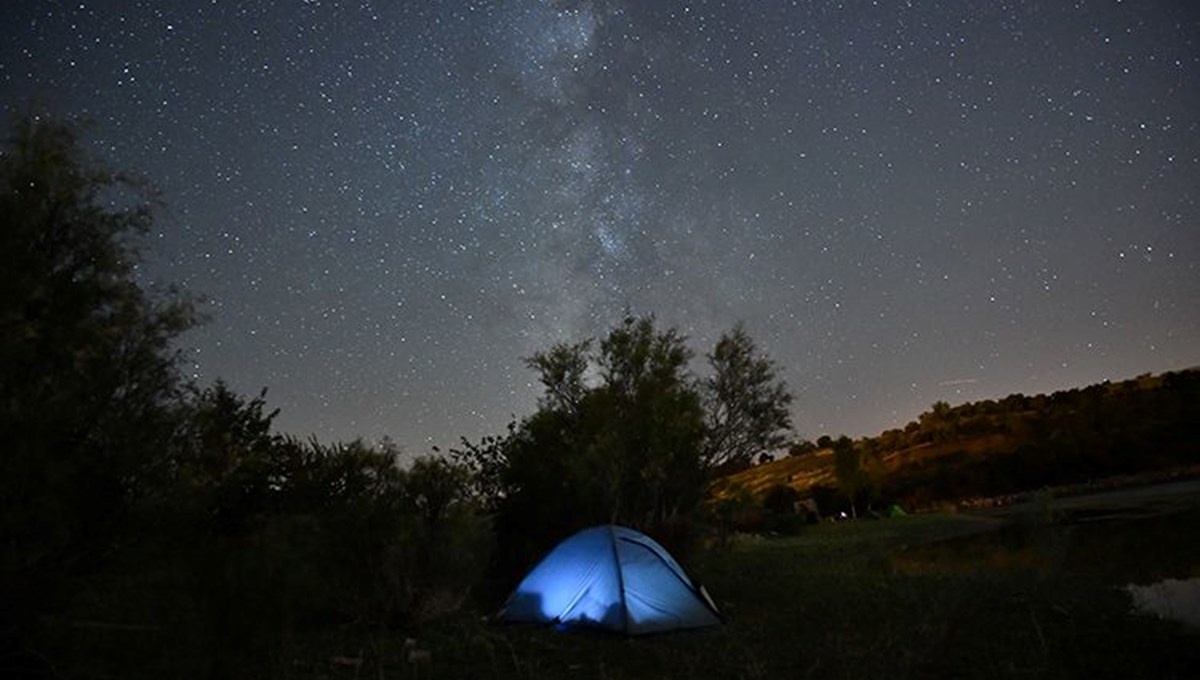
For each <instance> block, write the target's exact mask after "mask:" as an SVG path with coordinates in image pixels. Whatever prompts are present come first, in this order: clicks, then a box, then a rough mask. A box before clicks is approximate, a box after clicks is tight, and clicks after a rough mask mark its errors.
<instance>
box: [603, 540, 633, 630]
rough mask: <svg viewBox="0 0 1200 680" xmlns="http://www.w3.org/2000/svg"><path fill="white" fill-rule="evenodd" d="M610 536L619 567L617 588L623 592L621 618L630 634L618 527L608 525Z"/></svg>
mask: <svg viewBox="0 0 1200 680" xmlns="http://www.w3.org/2000/svg"><path fill="white" fill-rule="evenodd" d="M608 538H609V542H610V544H611V545H612V551H613V565H614V566H616V568H617V588H618V590H619V591H620V593H621V620H622V621H624V623H625V634H626V635H629V607H628V606H627V605H626V604H625V572H624V570H623V569H621V553H620V551H618V550H617V529H616V525H615V524H609V525H608Z"/></svg>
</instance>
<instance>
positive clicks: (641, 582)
mask: <svg viewBox="0 0 1200 680" xmlns="http://www.w3.org/2000/svg"><path fill="white" fill-rule="evenodd" d="M500 619H501V620H502V621H506V622H512V623H545V624H555V625H564V626H570V627H573V626H579V627H593V628H601V629H604V630H610V631H613V632H617V633H625V634H627V635H642V634H646V633H662V632H667V631H672V630H682V629H686V628H700V627H704V626H714V625H717V624H720V623H721V617H720V614H719V613H718V612H717V608H716V605H714V604H713V602H712V599H711V598H709V597H708V593H706V592H705V591H704V589H703V588H702V587H699V586H697V585H696V584H694V583H693V582H692V580H691V579H690V578H688V575H687V574H686V573H684V571H683V568H682V567H680V566H679V563H677V562H676V561H675V560H674V559H673V558H672V557H671V555H670V554H669V553H668V552H667V551H666V549H664V548H663V547H662V546H661V545H659V544H658V543H657V542H655V541H654V540H653V539H652V538H650V537H649V536H646V535H645V534H643V533H641V532H638V531H634V530H633V529H629V528H626V527H621V526H616V525H611V524H610V525H604V526H598V527H592V528H591V529H585V530H583V531H580V532H579V533H577V534H575V535H574V536H571V537H570V538H568V539H566V540H565V541H563V542H562V543H559V544H558V546H557V547H556V548H554V550H552V551H550V553H549V554H548V555H546V557H544V558H543V559H542V561H541V562H539V563H538V565H537V566H536V567H534V568H533V570H532V571H530V572H529V574H527V575H526V576H525V578H524V580H522V581H521V583H520V584H519V585H518V586H517V588H516V590H514V591H513V594H512V595H511V596H510V597H509V598H508V603H507V604H506V605H505V608H504V610H503V611H502V612H501V614H500Z"/></svg>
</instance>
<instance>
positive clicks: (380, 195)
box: [0, 0, 1200, 454]
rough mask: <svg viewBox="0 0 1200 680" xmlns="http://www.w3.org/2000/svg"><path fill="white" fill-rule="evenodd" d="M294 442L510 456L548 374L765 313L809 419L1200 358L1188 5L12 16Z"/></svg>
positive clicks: (34, 92) (112, 8) (265, 7)
mask: <svg viewBox="0 0 1200 680" xmlns="http://www.w3.org/2000/svg"><path fill="white" fill-rule="evenodd" d="M0 103H2V105H3V108H4V113H5V114H6V117H7V118H9V119H11V118H12V116H13V115H15V114H17V113H20V112H22V111H26V110H28V109H29V108H30V106H31V105H32V106H34V107H41V108H44V109H49V110H50V111H52V112H54V113H56V114H58V115H59V116H62V117H66V118H70V119H88V120H90V121H91V123H92V126H91V128H90V132H89V137H88V139H89V140H90V141H91V142H93V143H94V146H93V147H92V148H93V149H94V151H95V153H96V154H97V155H98V156H99V157H101V158H102V159H104V160H105V161H106V162H108V163H110V164H111V165H113V166H115V167H117V168H120V169H125V170H130V171H133V172H136V173H139V174H141V175H143V176H145V177H146V178H148V179H150V180H151V181H152V182H153V183H154V184H155V185H156V186H157V187H158V188H159V189H161V190H162V192H163V199H164V201H165V203H166V205H167V209H166V210H165V212H164V213H163V214H162V215H161V218H160V219H159V220H158V222H157V224H156V232H155V233H154V234H153V235H152V237H151V239H150V240H149V242H148V243H147V244H146V250H147V255H148V262H147V266H146V267H144V269H143V271H142V275H143V276H144V280H145V281H146V282H148V283H149V282H151V281H161V282H171V281H173V282H178V283H181V284H182V285H184V286H185V287H186V288H187V289H189V290H191V291H193V292H196V293H200V294H204V295H206V296H207V297H208V298H209V300H210V302H209V303H208V305H207V307H206V309H207V311H208V313H209V314H210V315H211V321H210V322H209V323H208V324H206V325H205V326H203V327H201V328H200V329H198V330H196V331H193V332H190V333H188V334H187V335H185V336H184V337H183V338H182V342H183V345H184V346H186V347H190V348H192V350H191V353H190V355H189V356H190V359H191V360H190V361H189V363H188V365H187V370H188V372H189V374H194V375H196V376H197V377H198V378H199V379H200V380H201V382H202V384H208V383H210V382H211V381H212V380H214V379H216V378H218V377H224V378H225V379H227V381H228V382H229V383H230V384H231V385H232V386H233V387H234V388H235V389H237V390H238V391H241V392H243V393H246V394H255V393H257V392H258V391H259V390H260V389H261V388H263V387H268V388H269V393H268V402H269V403H270V405H271V406H272V407H279V408H281V409H282V413H281V414H280V416H279V418H278V419H277V421H276V425H277V427H278V429H279V430H280V431H283V432H288V433H292V434H296V435H299V436H307V435H309V434H315V435H316V436H317V437H319V438H320V439H322V440H326V441H328V440H347V439H351V438H353V437H356V436H362V437H365V438H368V439H370V440H374V439H377V438H379V437H381V436H383V435H385V434H387V435H390V436H391V437H392V438H393V439H394V440H395V441H396V442H397V443H399V444H400V445H401V447H402V448H403V449H404V450H406V451H407V452H409V453H413V454H417V453H424V452H427V451H428V450H429V448H430V446H431V445H435V444H436V445H439V446H442V447H445V446H447V445H452V444H455V443H456V442H457V441H458V438H459V437H460V436H467V437H470V438H472V439H474V438H476V437H478V436H480V435H483V434H499V433H501V432H503V431H504V427H505V425H506V423H507V422H508V421H509V420H510V418H511V417H512V416H514V415H515V416H517V417H520V416H523V415H527V414H529V413H531V412H532V409H533V408H534V404H535V401H536V398H537V396H538V394H539V389H538V386H537V384H536V379H535V376H534V375H533V374H532V373H531V372H530V371H529V370H528V369H526V368H525V367H524V365H523V363H522V360H521V358H522V357H524V356H528V355H530V354H531V353H533V352H535V351H537V350H539V349H545V348H547V347H548V346H549V345H550V344H551V343H554V342H558V341H577V340H581V339H583V338H586V337H591V336H595V335H597V334H600V333H603V332H604V331H605V330H606V329H608V328H611V327H612V326H613V325H614V323H616V322H617V321H618V320H619V319H620V318H621V316H622V315H623V314H624V312H625V310H630V311H632V312H633V313H635V314H647V313H653V314H655V315H657V317H658V319H659V322H660V325H662V326H675V327H677V328H678V329H679V330H680V331H681V332H683V333H684V334H686V335H687V336H689V338H690V340H689V344H690V345H691V346H692V347H693V348H694V349H695V350H696V351H697V365H696V368H697V370H703V368H704V363H703V361H702V359H703V355H704V353H706V352H708V351H711V349H712V345H713V343H714V342H715V340H716V339H717V337H718V336H719V335H720V333H721V332H722V331H724V330H727V329H729V328H730V327H731V326H733V324H734V323H735V322H737V321H738V320H742V321H744V322H745V324H746V328H747V330H748V331H749V333H750V334H751V336H752V337H753V338H755V340H756V341H757V342H758V344H759V346H760V347H761V348H762V349H763V350H765V351H766V352H767V353H768V354H769V355H770V356H772V357H773V358H774V359H775V360H776V361H777V363H778V364H779V367H780V369H781V373H782V376H783V377H784V378H785V379H786V380H787V382H788V384H789V385H790V387H791V389H792V391H793V393H794V394H795V396H796V401H795V403H794V420H795V424H796V428H797V431H798V434H799V435H802V436H806V437H809V438H815V437H817V436H818V435H820V434H824V433H830V434H837V433H842V432H845V433H847V434H851V435H863V434H877V433H878V432H880V431H881V430H883V429H885V428H888V427H894V426H902V425H903V424H904V423H905V422H907V421H908V420H909V419H911V418H914V417H915V416H916V415H917V414H919V413H920V412H921V411H923V410H925V409H927V408H928V407H929V405H930V404H931V403H933V402H934V401H936V400H946V401H949V402H950V403H952V404H955V403H961V402H964V401H969V400H976V399H983V398H999V397H1003V396H1006V395H1008V394H1010V393H1013V392H1023V393H1026V394H1033V393H1039V392H1048V391H1053V390H1056V389H1062V388H1067V387H1075V386H1084V385H1087V384H1091V383H1095V382H1099V381H1101V380H1105V379H1112V380H1117V379H1123V378H1128V377H1132V376H1134V375H1137V374H1139V373H1143V372H1148V371H1152V372H1159V371H1164V370H1172V369H1181V368H1187V367H1191V366H1195V365H1198V364H1200V207H1198V205H1197V201H1198V193H1200V129H1198V126H1200V3H1194V2H1188V1H1181V2H1114V1H1111V0H1108V1H1103V2H1099V1H1096V2H1091V1H1089V2H1082V1H1081V2H1066V1H1065V0H1064V1H1055V2H999V1H998V0H978V1H964V0H953V1H947V2H922V1H918V0H913V1H911V2H902V1H900V0H897V1H894V2H893V1H890V0H888V1H881V2H878V3H868V2H844V3H834V2H811V3H809V2H791V3H784V2H766V1H764V2H733V1H729V2H693V3H678V4H677V3H674V2H665V1H664V2H633V1H629V2H615V1H613V2H536V1H532V0H530V1H515V0H514V1H512V2H495V3H482V2H475V3H469V2H466V1H465V0H450V1H447V2H433V1H428V2H427V1H416V0H412V1H409V2H400V1H397V2H389V1H384V0H375V1H368V0H356V1H352V2H351V1H347V2H335V1H330V0H306V1H302V0H278V1H275V2H265V1H264V2H250V1H247V2H232V1H226V0H220V1H218V0H211V1H209V0H204V1H201V0H163V1H149V0H147V1H144V2H133V1H127V2H118V1H116V0H111V1H108V2H92V1H89V0H80V1H76V2H50V1H45V2H35V1H32V0H15V1H14V0H8V1H7V2H5V3H4V10H3V16H2V17H0Z"/></svg>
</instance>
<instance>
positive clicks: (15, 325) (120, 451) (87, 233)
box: [0, 116, 196, 633]
mask: <svg viewBox="0 0 1200 680" xmlns="http://www.w3.org/2000/svg"><path fill="white" fill-rule="evenodd" d="M154 206H155V202H154V196H153V193H152V192H151V191H150V190H149V189H148V188H147V187H146V186H145V185H144V184H143V183H139V182H137V181H135V180H132V179H131V178H129V177H128V176H126V175H122V174H119V173H115V172H113V171H111V170H108V169H107V168H104V167H103V166H101V165H99V164H97V163H95V162H93V161H91V160H90V159H88V158H87V157H86V156H85V155H84V153H83V151H82V149H81V147H80V144H79V142H78V139H77V136H76V133H75V131H74V130H73V129H72V128H71V127H70V126H68V125H65V124H62V123H59V122H56V121H53V120H50V119H47V118H45V117H39V116H32V117H27V118H25V119H23V120H21V121H19V122H18V123H17V124H16V125H15V127H14V132H13V135H12V137H11V138H10V139H9V140H8V143H7V147H6V149H5V151H4V153H3V154H2V155H0V367H2V368H0V441H3V442H4V445H3V447H0V449H2V450H0V497H2V498H4V499H5V500H4V503H3V509H2V510H0V535H3V536H4V537H5V539H4V541H3V542H2V544H0V584H3V585H0V610H5V611H9V612H18V616H20V615H21V613H28V612H27V610H26V609H25V604H28V602H26V600H27V599H28V598H30V597H36V598H38V600H39V602H38V603H36V604H35V606H44V605H45V604H46V603H47V602H48V601H49V600H50V599H51V597H52V594H53V593H54V591H55V590H56V587H57V585H61V584H62V583H65V582H66V580H67V576H68V575H69V574H71V573H73V572H78V571H80V570H84V569H91V568H94V567H95V566H96V565H97V563H98V558H99V557H100V556H101V555H103V554H105V552H106V548H107V547H108V545H109V544H110V542H111V540H112V538H113V535H114V533H115V532H116V531H117V530H118V527H119V524H120V523H119V519H120V518H121V517H122V515H123V513H125V512H126V511H127V510H128V509H129V507H130V506H131V504H132V502H133V501H134V500H135V499H136V498H137V497H138V496H139V495H141V494H142V493H144V492H145V490H146V488H147V484H146V480H147V479H149V478H150V477H151V475H153V474H155V467H156V466H155V463H157V462H161V454H162V451H163V450H164V449H165V447H166V443H167V442H168V440H169V439H170V436H171V434H172V432H173V430H174V428H175V426H176V422H177V419H176V417H175V412H174V404H176V403H177V402H178V401H179V399H180V397H181V394H182V390H183V386H184V383H183V381H182V380H181V378H180V375H179V372H178V370H177V367H178V360H179V354H178V353H177V351H176V350H175V349H174V348H173V341H174V340H175V338H176V337H178V335H179V334H180V333H182V332H183V331H184V330H186V329H188V328H190V327H191V326H192V325H193V324H194V323H195V322H196V315H195V313H194V309H193V306H192V304H191V303H190V302H189V300H188V299H187V298H186V297H185V296H183V295H182V294H181V293H179V292H178V291H177V290H175V289H170V288H168V289H163V290H160V291H158V292H152V291H151V290H148V289H147V288H144V287H143V286H142V284H141V283H140V282H139V280H138V277H137V276H136V267H137V265H138V262H139V257H138V251H137V248H136V244H137V239H138V237H140V236H142V235H144V234H145V233H146V232H147V231H148V229H149V228H150V226H151V224H152V222H153V216H154ZM56 584H57V585H56ZM22 603H24V604H22ZM5 632H6V633H7V631H5Z"/></svg>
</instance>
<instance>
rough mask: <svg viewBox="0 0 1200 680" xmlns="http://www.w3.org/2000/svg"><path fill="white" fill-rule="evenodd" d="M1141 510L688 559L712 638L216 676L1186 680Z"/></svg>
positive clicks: (396, 646) (1197, 643)
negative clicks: (1133, 585)
mask: <svg viewBox="0 0 1200 680" xmlns="http://www.w3.org/2000/svg"><path fill="white" fill-rule="evenodd" d="M1122 503H1124V505H1123V507H1125V506H1127V505H1128V501H1122ZM1155 508H1156V510H1160V511H1158V512H1155V513H1151V514H1150V515H1149V516H1146V515H1138V514H1135V515H1133V516H1132V518H1130V517H1125V518H1124V519H1120V520H1112V521H1107V522H1102V521H1087V522H1075V521H1072V520H1071V519H1070V515H1069V513H1064V512H1057V511H1056V510H1055V508H1046V507H1034V508H1032V509H1030V510H1028V511H1027V512H1025V513H1024V514H1022V513H1021V512H1019V511H1010V512H1009V513H1008V515H1007V516H1005V517H994V516H981V515H968V514H958V515H955V514H939V515H916V516H909V517H903V518H897V519H891V520H878V521H868V520H860V521H857V522H844V523H838V524H822V525H819V526H814V527H808V528H807V529H806V530H805V531H804V532H803V533H802V534H801V535H799V536H795V537H789V538H778V539H763V538H751V537H742V538H739V539H738V540H736V541H735V542H734V543H733V544H732V545H730V546H729V547H726V548H723V549H719V550H713V551H710V552H708V553H705V554H701V555H697V556H693V557H692V558H690V559H688V560H686V562H687V566H688V567H689V570H690V571H691V572H692V574H693V575H694V576H695V577H697V578H698V579H699V580H700V581H702V582H703V583H705V585H706V586H707V587H708V590H709V591H710V592H711V593H712V594H713V596H714V598H715V599H716V601H717V603H718V605H719V606H720V607H721V608H722V610H723V612H724V613H725V615H726V616H727V617H728V622H727V623H726V624H725V625H724V626H721V627H719V628H713V629H707V630H699V631H693V632H687V633H679V634H671V635H661V636H651V637H645V638H623V637H617V636H609V635H601V634H580V633H563V632H556V631H553V630H547V629H541V628H533V627H506V626H499V625H494V624H492V623H489V622H487V621H485V620H483V619H482V618H481V616H480V615H479V614H477V613H470V612H464V613H462V614H460V615H458V616H455V617H454V618H451V619H449V620H443V621H440V622H438V623H436V624H430V625H427V626H425V627H423V628H421V629H420V630H412V631H397V630H381V629H364V628H362V627H355V626H351V627H345V628H326V629H317V630H310V631H300V632H296V633H295V635H294V639H291V640H287V641H283V642H281V643H280V645H279V646H278V649H275V650H271V651H270V652H268V651H267V650H263V653H262V655H261V657H260V658H259V659H258V660H257V662H254V661H251V662H249V663H246V664H244V665H241V666H234V667H232V668H225V669H223V672H224V674H225V675H226V676H227V677H236V676H243V677H284V678H289V677H294V678H329V679H335V678H429V679H432V678H466V677H470V678H497V679H500V678H580V679H582V678H598V679H619V678H697V677H702V678H777V677H789V678H889V679H891V678H943V677H956V678H958V677H961V678H1077V677H1089V678H1106V677H1111V678H1151V677H1152V678H1172V677H1178V678H1182V677H1194V676H1195V669H1196V668H1200V651H1198V650H1200V635H1197V633H1195V632H1190V631H1188V630H1186V629H1184V628H1183V627H1182V626H1181V625H1180V624H1175V623H1172V622H1168V621H1163V620H1159V619H1155V618H1151V617H1148V616H1143V615H1137V614H1133V613H1131V611H1130V599H1129V597H1128V595H1127V594H1126V593H1125V592H1124V591H1123V590H1121V589H1120V587H1119V586H1122V585H1124V584H1125V583H1128V582H1129V581H1131V580H1135V579H1145V578H1154V577H1156V576H1158V577H1161V576H1163V575H1173V576H1189V575H1190V576H1195V575H1200V546H1197V545H1196V542H1195V541H1194V535H1195V530H1194V527H1195V526H1196V523H1197V522H1200V502H1198V501H1197V499H1196V498H1195V497H1192V498H1191V499H1190V500H1189V501H1188V502H1187V503H1180V502H1178V501H1176V502H1175V503H1174V505H1173V506H1171V511H1170V512H1161V510H1162V508H1163V506H1162V505H1161V504H1159V505H1156V506H1155ZM1088 509H1089V510H1090V511H1094V510H1097V507H1096V505H1095V503H1094V502H1093V503H1092V504H1091V505H1089V506H1088ZM1092 517H1094V514H1089V515H1088V518H1089V520H1090V519H1091V518H1092ZM1064 518H1065V519H1064ZM1168 572H1169V573H1168ZM76 633H78V631H76ZM87 635H89V636H91V637H92V638H93V641H94V650H95V651H96V652H97V653H99V652H100V651H101V648H102V647H107V646H109V645H125V646H128V647H130V648H133V649H136V650H138V653H139V655H143V656H140V658H141V659H142V661H141V662H138V663H135V666H137V667H135V668H130V667H129V665H128V660H129V657H128V656H123V657H122V666H121V667H120V668H119V669H118V668H115V667H114V668H105V666H104V665H103V664H101V663H100V662H99V661H97V662H96V663H94V664H92V665H90V666H84V667H82V669H80V668H63V669H59V670H60V672H61V675H62V676H63V677H71V676H90V677H195V676H197V675H200V674H201V673H200V672H189V671H188V669H189V667H191V668H193V669H199V668H204V667H205V666H204V662H203V659H204V656H205V655H206V654H207V653H208V652H207V651H206V650H204V649H189V648H188V645H187V643H186V641H183V642H181V641H180V640H178V639H174V638H172V637H171V635H170V631H164V630H151V631H136V630H95V631H90V632H87ZM409 638H411V641H409ZM156 649H158V651H157V652H156ZM425 652H428V654H427V655H426V654H425ZM268 655H269V656H270V657H271V658H273V659H274V660H273V661H269V660H268ZM96 658H97V659H99V658H101V657H100V656H97V657H96ZM189 658H190V659H191V661H190V662H189V661H188V659H189Z"/></svg>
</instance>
